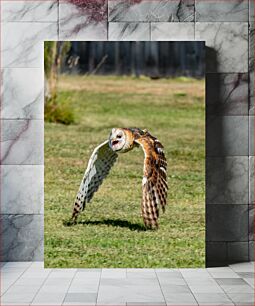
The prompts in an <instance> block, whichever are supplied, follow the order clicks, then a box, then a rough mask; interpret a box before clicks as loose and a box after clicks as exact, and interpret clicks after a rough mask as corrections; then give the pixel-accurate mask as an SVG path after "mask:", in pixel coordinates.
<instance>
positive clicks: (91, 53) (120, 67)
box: [44, 41, 205, 124]
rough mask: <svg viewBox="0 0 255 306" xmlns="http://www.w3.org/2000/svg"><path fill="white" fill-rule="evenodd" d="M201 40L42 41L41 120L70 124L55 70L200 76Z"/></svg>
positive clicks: (102, 73)
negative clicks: (43, 114) (43, 116)
mask: <svg viewBox="0 0 255 306" xmlns="http://www.w3.org/2000/svg"><path fill="white" fill-rule="evenodd" d="M203 46H204V43H203V42H165V41H164V42H163V41H161V42H146V41H140V42H138V41H137V42H135V41H132V42H130V41H126V42H96V41H91V42H77V41H76V42H64V41H59V42H54V41H46V42H45V45H44V65H45V120H46V121H48V122H58V123H63V124H71V123H73V122H74V115H73V112H72V109H70V107H69V106H68V105H63V104H62V105H60V104H59V103H58V99H57V79H58V75H59V74H78V75H83V76H84V77H86V76H89V75H118V76H127V75H128V76H132V77H135V78H139V77H142V76H147V77H149V78H151V79H160V78H174V77H180V76H184V77H193V78H203V77H204V70H205V67H204V58H205V54H204V47H203Z"/></svg>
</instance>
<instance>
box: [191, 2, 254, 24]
mask: <svg viewBox="0 0 255 306" xmlns="http://www.w3.org/2000/svg"><path fill="white" fill-rule="evenodd" d="M248 4H249V3H248V1H247V0H241V1H240V0H231V1H221V2H220V3H219V1H217V0H214V1H213V0H210V1H205V0H196V21H206V22H208V21H231V22H234V21H246V22H247V21H248V15H249V13H248V9H249V5H248Z"/></svg>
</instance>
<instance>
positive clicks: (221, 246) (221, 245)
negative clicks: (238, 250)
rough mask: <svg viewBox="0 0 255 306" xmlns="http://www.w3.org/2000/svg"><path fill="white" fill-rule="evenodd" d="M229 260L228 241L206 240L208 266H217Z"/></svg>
mask: <svg viewBox="0 0 255 306" xmlns="http://www.w3.org/2000/svg"><path fill="white" fill-rule="evenodd" d="M226 262H227V243H226V242H208V241H207V242H206V267H217V266H219V265H221V264H222V265H224V264H225V263H226Z"/></svg>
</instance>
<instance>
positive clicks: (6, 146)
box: [1, 119, 44, 165]
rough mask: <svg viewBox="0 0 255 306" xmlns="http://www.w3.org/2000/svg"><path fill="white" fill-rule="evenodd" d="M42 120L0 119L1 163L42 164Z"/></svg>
mask: <svg viewBox="0 0 255 306" xmlns="http://www.w3.org/2000/svg"><path fill="white" fill-rule="evenodd" d="M43 125H44V123H43V120H4V119H3V120H1V151H2V152H1V153H2V154H1V163H2V164H4V165H20V164H24V165H42V164H43Z"/></svg>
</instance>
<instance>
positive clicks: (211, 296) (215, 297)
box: [195, 292, 235, 306]
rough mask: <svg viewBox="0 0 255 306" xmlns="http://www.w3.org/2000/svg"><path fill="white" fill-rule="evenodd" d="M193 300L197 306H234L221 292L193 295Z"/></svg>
mask: <svg viewBox="0 0 255 306" xmlns="http://www.w3.org/2000/svg"><path fill="white" fill-rule="evenodd" d="M195 298H196V300H197V301H198V303H199V305H212V306H216V305H219V306H220V305H221V306H223V305H233V306H234V305H235V304H234V303H233V302H232V301H231V299H230V298H229V297H228V296H227V295H226V294H225V293H223V292H218V293H211V292H209V293H195Z"/></svg>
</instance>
